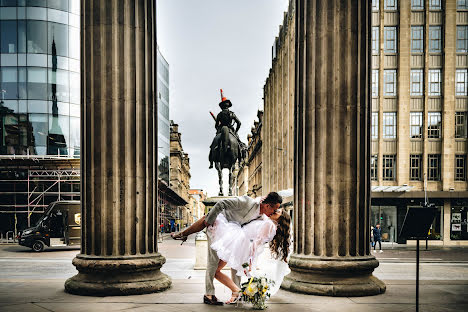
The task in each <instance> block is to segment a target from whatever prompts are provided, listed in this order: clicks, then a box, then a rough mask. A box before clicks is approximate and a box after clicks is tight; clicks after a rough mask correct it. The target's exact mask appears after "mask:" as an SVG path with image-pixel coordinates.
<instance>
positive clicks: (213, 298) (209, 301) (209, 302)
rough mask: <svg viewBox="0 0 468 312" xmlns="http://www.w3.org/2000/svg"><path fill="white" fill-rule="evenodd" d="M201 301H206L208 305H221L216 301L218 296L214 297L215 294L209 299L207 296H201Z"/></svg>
mask: <svg viewBox="0 0 468 312" xmlns="http://www.w3.org/2000/svg"><path fill="white" fill-rule="evenodd" d="M203 303H206V304H209V305H223V303H222V302H221V301H218V298H216V296H215V295H213V296H211V299H210V298H208V297H207V296H203Z"/></svg>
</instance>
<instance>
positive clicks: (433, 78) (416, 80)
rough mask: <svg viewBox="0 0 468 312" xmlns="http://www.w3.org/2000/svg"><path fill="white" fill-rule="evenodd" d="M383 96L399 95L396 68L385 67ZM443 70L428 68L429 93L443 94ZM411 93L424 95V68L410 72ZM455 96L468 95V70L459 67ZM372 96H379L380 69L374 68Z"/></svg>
mask: <svg viewBox="0 0 468 312" xmlns="http://www.w3.org/2000/svg"><path fill="white" fill-rule="evenodd" d="M383 79H384V88H383V96H391V97H394V96H397V71H396V69H384V71H383ZM442 79H443V77H442V71H441V70H440V69H429V70H428V85H427V88H428V95H429V96H442ZM410 95H411V96H423V95H424V70H423V69H412V70H411V73H410ZM455 96H468V70H467V69H457V70H456V71H455ZM372 97H374V98H378V97H379V70H378V69H373V70H372Z"/></svg>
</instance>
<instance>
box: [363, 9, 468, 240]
mask: <svg viewBox="0 0 468 312" xmlns="http://www.w3.org/2000/svg"><path fill="white" fill-rule="evenodd" d="M467 96H468V3H466V2H465V1H456V0H447V1H422V0H421V1H416V0H412V1H393V0H392V1H389V0H381V1H373V2H372V148H371V151H372V152H371V153H372V157H371V179H372V197H373V198H372V208H371V211H372V213H371V224H373V225H375V224H377V223H380V224H381V225H382V229H383V239H384V240H386V241H402V239H401V238H400V237H399V236H398V233H399V231H400V228H401V225H402V221H403V219H404V216H405V213H406V210H407V207H411V206H416V207H418V206H421V204H422V203H424V201H425V199H424V197H425V196H424V190H425V188H426V190H427V196H428V201H429V202H430V203H433V204H435V205H436V207H437V208H438V211H439V212H438V214H437V217H436V219H435V221H434V223H433V224H432V228H431V230H430V235H429V238H430V239H432V240H434V242H431V243H436V244H437V243H439V244H444V245H458V244H466V243H468V241H466V240H468V232H467V227H466V220H467V210H468V191H467V190H468V184H467V156H466V154H467V111H468V97H467ZM463 240H465V241H463Z"/></svg>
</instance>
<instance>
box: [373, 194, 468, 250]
mask: <svg viewBox="0 0 468 312" xmlns="http://www.w3.org/2000/svg"><path fill="white" fill-rule="evenodd" d="M421 195H422V196H421ZM428 195H429V196H428V198H429V199H428V201H429V203H431V204H434V205H435V207H436V208H437V213H436V217H435V218H434V221H433V222H432V224H431V227H430V229H429V231H428V233H427V240H428V245H429V246H430V245H433V246H468V222H467V221H468V196H465V192H463V194H459V193H456V192H437V194H431V193H428ZM436 195H438V196H437V197H436ZM467 195H468V194H467ZM393 196H396V197H390V196H389V194H379V193H377V192H374V193H373V194H372V201H371V215H370V226H372V227H375V226H376V225H377V224H380V227H381V229H382V241H383V242H395V243H399V244H414V243H415V241H411V240H410V241H406V239H405V238H403V237H400V236H399V233H400V231H401V227H402V225H403V223H404V220H405V215H406V212H407V211H408V209H409V208H421V209H422V208H423V204H424V197H423V196H424V193H423V192H407V193H403V194H394V195H393ZM412 196H414V197H412Z"/></svg>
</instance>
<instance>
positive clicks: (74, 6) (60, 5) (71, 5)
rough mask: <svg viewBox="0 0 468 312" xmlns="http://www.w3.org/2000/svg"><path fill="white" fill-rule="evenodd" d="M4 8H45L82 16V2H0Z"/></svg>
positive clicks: (43, 0) (75, 0) (68, 0)
mask: <svg viewBox="0 0 468 312" xmlns="http://www.w3.org/2000/svg"><path fill="white" fill-rule="evenodd" d="M0 6H3V7H15V6H19V7H24V6H26V7H44V8H51V9H56V10H61V11H67V12H71V13H75V14H80V0H0Z"/></svg>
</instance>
